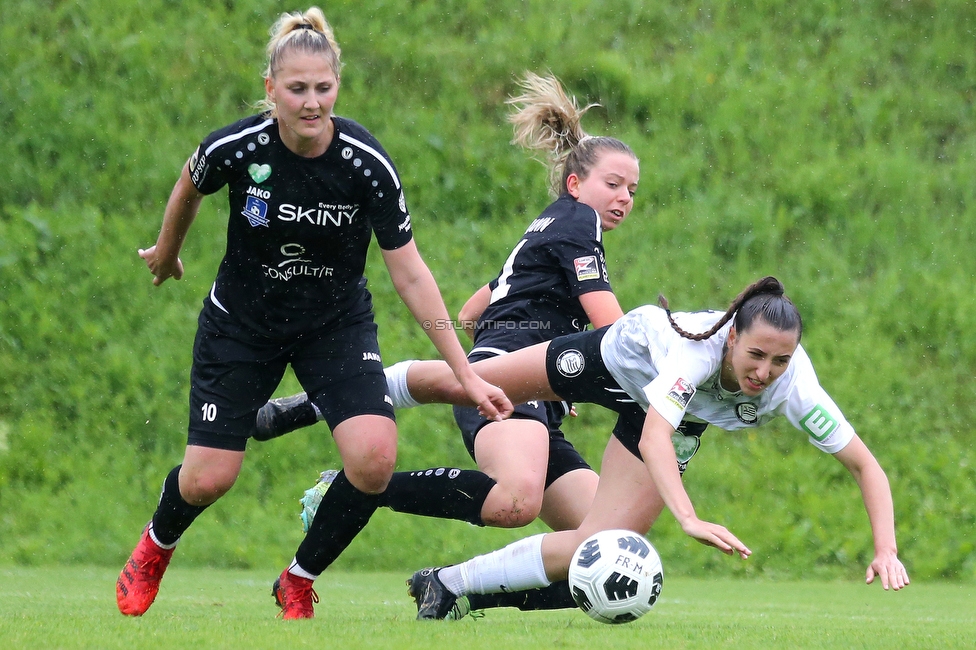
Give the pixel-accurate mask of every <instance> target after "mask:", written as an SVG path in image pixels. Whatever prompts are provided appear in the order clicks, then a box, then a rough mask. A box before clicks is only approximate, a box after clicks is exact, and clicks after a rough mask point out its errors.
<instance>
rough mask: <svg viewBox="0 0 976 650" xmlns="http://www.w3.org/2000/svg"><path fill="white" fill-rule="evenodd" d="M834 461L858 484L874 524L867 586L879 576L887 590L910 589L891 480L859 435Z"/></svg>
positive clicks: (835, 455) (869, 516)
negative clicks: (901, 556)
mask: <svg viewBox="0 0 976 650" xmlns="http://www.w3.org/2000/svg"><path fill="white" fill-rule="evenodd" d="M834 458H836V459H837V460H838V461H840V463H841V464H842V465H844V467H846V468H847V471H849V472H850V473H851V476H853V477H854V480H855V481H857V485H858V487H859V488H860V489H861V498H862V499H863V500H864V508H865V509H866V510H867V513H868V520H869V521H870V522H871V535H872V537H873V538H874V560H872V561H871V564H870V565H869V566H868V569H867V573H866V576H865V577H866V581H867V583H868V584H871V583H872V582H874V577H875V576H879V577H880V578H881V585H882V586H883V587H884V588H885V589H888V588H889V587H891V588H893V589H895V590H896V591H897V590H899V589H901V588H902V587H905V586H907V585H908V583H909V580H908V572H907V571H906V570H905V567H904V565H903V564H902V563H901V560H899V559H898V545H897V543H896V542H895V508H894V504H893V502H892V499H891V487H890V486H889V484H888V477H887V476H886V475H885V473H884V470H883V469H881V465H879V464H878V461H877V460H876V459H875V457H874V455H873V454H872V453H871V452H870V450H868V448H867V446H866V445H865V444H864V442H863V441H862V440H861V439H860V438H859V437H858V436H856V435H855V436H854V438H853V440H851V441H850V442H849V443H848V444H847V446H846V447H844V448H843V449H842V450H840V451H839V452H837V453H836V454H834Z"/></svg>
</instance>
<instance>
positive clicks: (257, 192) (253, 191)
mask: <svg viewBox="0 0 976 650" xmlns="http://www.w3.org/2000/svg"><path fill="white" fill-rule="evenodd" d="M247 194H248V196H256V197H258V198H259V199H264V200H265V201H267V200H268V199H270V198H271V192H269V191H268V190H262V189H261V188H260V187H254V186H253V185H248V186H247Z"/></svg>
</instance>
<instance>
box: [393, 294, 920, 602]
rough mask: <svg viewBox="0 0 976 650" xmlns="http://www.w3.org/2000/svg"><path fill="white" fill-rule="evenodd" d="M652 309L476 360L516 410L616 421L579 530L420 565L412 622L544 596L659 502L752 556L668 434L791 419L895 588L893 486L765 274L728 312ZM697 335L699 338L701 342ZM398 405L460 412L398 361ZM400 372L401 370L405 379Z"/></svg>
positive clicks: (724, 547)
mask: <svg viewBox="0 0 976 650" xmlns="http://www.w3.org/2000/svg"><path fill="white" fill-rule="evenodd" d="M662 302H663V306H664V307H665V308H664V309H661V308H658V307H654V306H646V307H642V308H639V309H636V310H634V311H631V312H629V313H628V314H625V315H624V316H623V317H622V318H621V319H620V320H618V321H616V322H615V323H614V324H613V325H610V326H609V327H606V328H602V329H598V330H594V331H589V332H582V333H579V334H570V335H567V336H563V337H559V338H556V339H554V340H553V341H551V342H548V343H541V344H538V345H534V346H532V347H529V348H525V349H523V350H519V351H517V352H513V353H511V354H509V355H506V356H504V357H496V358H494V359H489V360H486V361H480V362H478V363H476V364H474V366H473V367H474V369H475V371H476V372H477V373H478V374H480V375H481V376H482V377H483V378H485V379H486V380H487V381H490V382H496V383H497V384H498V385H499V386H500V387H501V388H503V389H504V390H505V391H506V394H507V395H508V396H509V397H510V398H511V399H512V401H513V402H516V403H518V402H521V401H524V400H528V399H560V398H561V399H566V400H570V401H573V402H593V403H597V404H600V405H602V406H605V407H606V408H609V409H611V410H613V411H615V412H617V413H618V414H619V418H618V420H617V424H616V425H615V427H614V430H613V437H611V439H610V441H609V442H608V444H607V448H606V451H605V452H604V457H603V464H602V466H601V468H600V483H599V486H598V487H597V493H596V496H595V498H594V501H593V505H592V507H591V509H590V512H589V514H588V515H587V516H586V518H585V519H584V521H583V523H582V524H581V525H580V526H579V527H578V528H577V529H576V530H569V531H561V532H555V533H549V534H546V535H536V536H533V537H530V538H527V539H524V540H521V541H519V542H515V543H514V544H511V545H509V546H508V547H505V548H503V549H501V550H499V551H495V552H493V553H489V554H487V555H484V556H479V557H477V558H474V559H472V560H469V561H468V562H464V563H462V564H459V565H452V566H449V567H445V568H442V569H432V568H431V569H424V570H421V571H418V572H416V573H415V574H414V575H413V576H412V577H411V579H410V580H409V581H408V584H409V587H410V593H411V595H412V596H413V597H414V598H415V599H416V601H417V607H418V618H445V617H446V616H447V615H448V614H449V613H450V612H451V610H452V608H453V607H454V603H455V601H456V599H457V598H458V597H460V596H464V595H467V594H472V593H474V594H479V593H495V592H498V591H504V592H515V591H519V590H525V589H537V588H544V587H547V586H548V585H550V583H552V582H553V581H558V580H563V579H565V578H566V575H567V571H568V567H569V563H570V560H571V558H572V556H573V553H574V551H575V549H576V548H577V546H578V545H579V544H580V543H581V542H582V541H583V540H585V539H586V538H587V537H589V536H590V535H592V534H593V533H595V532H597V531H600V530H608V529H613V528H625V529H629V530H635V531H638V532H645V531H647V530H648V529H649V528H650V526H651V525H652V524H653V523H654V521H655V520H656V519H657V517H658V515H659V514H660V513H661V511H662V509H663V508H664V507H665V506H667V507H668V509H669V510H671V512H672V514H674V516H675V518H676V519H677V521H678V523H679V524H680V525H681V527H682V529H683V530H684V531H685V533H687V534H688V535H690V536H691V537H693V538H694V539H696V540H698V541H699V542H701V543H703V544H706V545H709V546H714V547H715V548H718V549H719V550H721V551H723V552H725V553H727V554H734V553H738V554H739V555H741V556H742V557H743V558H745V557H748V556H749V555H750V554H751V551H750V550H749V548H748V547H747V546H746V545H745V544H743V543H742V542H741V541H739V539H738V538H737V537H736V536H735V535H733V534H732V533H731V532H729V531H728V530H727V529H726V528H725V527H723V526H720V525H717V524H713V523H710V522H707V521H703V520H701V519H699V518H698V516H697V514H696V512H695V508H694V506H693V505H692V503H691V500H690V498H689V497H688V494H687V492H685V489H684V486H683V485H682V483H681V477H680V474H679V470H678V466H677V463H676V460H677V458H676V455H675V448H674V446H673V444H672V435H673V433H674V432H675V430H676V429H677V428H678V427H679V426H680V424H681V423H682V422H684V421H689V420H690V421H694V422H706V423H708V424H714V425H716V426H718V427H720V428H723V429H727V430H737V429H742V428H747V427H757V426H760V425H761V424H763V423H765V422H767V421H769V420H770V419H772V418H774V417H778V416H785V417H786V418H787V419H788V420H789V421H790V422H791V423H792V424H793V425H794V426H795V427H796V428H797V429H799V430H800V431H803V432H804V433H806V434H807V436H808V439H809V440H810V442H811V443H813V444H814V445H815V446H816V447H818V448H819V449H821V450H823V451H825V452H827V453H830V454H831V455H833V456H834V457H835V458H836V459H837V460H838V461H840V463H841V464H843V465H844V467H845V468H847V470H848V471H850V473H851V474H852V476H853V477H854V478H855V480H856V481H857V484H858V487H859V488H860V490H861V495H862V498H863V501H864V505H865V508H866V510H867V513H868V518H869V520H870V524H871V531H872V534H873V538H874V558H873V560H872V561H871V563H870V564H869V566H868V568H867V571H866V579H867V582H869V583H870V582H872V581H873V580H874V578H875V577H876V576H877V577H880V579H881V582H882V585H883V586H884V588H885V589H888V588H889V587H890V588H894V589H896V590H897V589H901V588H902V587H904V586H905V585H907V584H908V574H907V572H906V571H905V567H904V566H903V565H902V563H901V561H900V560H899V559H898V550H897V544H896V542H895V526H894V508H893V505H892V499H891V491H890V488H889V485H888V480H887V477H886V476H885V473H884V471H883V470H882V469H881V467H880V465H879V464H878V462H877V460H875V458H874V456H873V455H872V454H871V452H870V451H869V450H868V448H867V447H866V446H865V444H864V443H863V442H862V441H861V439H860V438H859V437H858V436H857V434H856V433H855V432H854V429H853V428H852V427H851V425H850V424H849V423H848V422H847V420H846V419H845V418H844V416H843V414H842V413H841V412H840V410H839V409H838V408H837V406H836V404H834V402H833V400H832V399H831V398H830V396H829V395H827V393H826V392H825V391H824V390H823V388H822V387H821V386H820V383H819V381H818V380H817V376H816V373H815V372H814V370H813V366H812V364H811V363H810V360H809V358H808V357H807V355H806V353H805V352H804V350H803V348H802V347H801V346H800V336H801V333H802V323H801V320H800V314H799V312H798V311H797V309H796V307H795V306H794V305H793V303H792V302H791V301H790V300H789V299H788V298H787V297H786V296H785V295H784V290H783V286H782V284H781V283H780V282H779V281H778V280H776V279H775V278H772V277H767V278H763V279H762V280H759V281H758V282H755V283H753V284H752V285H750V286H749V287H747V288H746V289H745V290H744V291H743V292H742V293H741V294H740V295H739V296H738V297H737V298H736V299H735V300H734V301H733V303H732V305H731V307H730V308H729V309H728V310H727V311H726V312H725V313H724V314H722V313H718V312H711V311H706V312H695V313H676V314H674V315H672V314H671V312H670V311H668V310H667V309H666V306H667V303H666V301H663V299H662ZM697 332H700V333H697ZM394 368H399V371H398V375H399V376H394V377H391V381H390V385H391V387H394V388H397V387H405V392H406V393H407V394H406V395H401V394H398V392H399V391H401V390H404V388H400V389H398V390H397V391H395V392H394V393H393V398H394V402H395V404H397V405H398V406H399V405H400V404H404V403H409V402H410V401H411V400H415V401H419V402H422V403H433V402H447V403H465V401H466V398H465V396H464V394H463V393H462V392H461V391H460V390H459V387H458V386H457V382H455V381H454V380H453V379H452V378H451V375H450V373H449V372H446V368H445V367H444V366H443V362H436V361H421V362H414V363H412V364H409V365H408V366H406V367H405V366H404V365H402V364H398V365H397V366H394ZM404 368H405V369H404Z"/></svg>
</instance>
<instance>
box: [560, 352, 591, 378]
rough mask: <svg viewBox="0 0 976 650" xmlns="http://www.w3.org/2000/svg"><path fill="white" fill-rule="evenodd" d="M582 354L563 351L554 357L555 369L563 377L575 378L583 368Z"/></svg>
mask: <svg viewBox="0 0 976 650" xmlns="http://www.w3.org/2000/svg"><path fill="white" fill-rule="evenodd" d="M585 365H586V364H585V362H584V361H583V353H582V352H580V351H579V350H563V351H562V352H561V353H560V355H559V356H558V357H556V369H557V370H558V371H559V374H560V375H562V376H563V377H576V376H578V375H579V374H580V373H581V372H583V367H584V366H585Z"/></svg>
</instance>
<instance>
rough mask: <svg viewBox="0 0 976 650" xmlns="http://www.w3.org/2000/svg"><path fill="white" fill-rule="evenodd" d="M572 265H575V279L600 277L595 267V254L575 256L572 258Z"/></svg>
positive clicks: (595, 278)
mask: <svg viewBox="0 0 976 650" xmlns="http://www.w3.org/2000/svg"><path fill="white" fill-rule="evenodd" d="M573 266H575V267H576V279H577V280H579V281H581V282H582V281H583V280H597V279H599V277H600V269H599V267H597V264H596V256H595V255H587V256H586V257H577V258H576V259H575V260H573Z"/></svg>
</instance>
